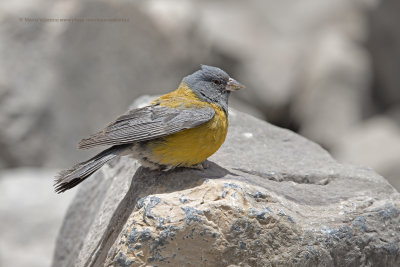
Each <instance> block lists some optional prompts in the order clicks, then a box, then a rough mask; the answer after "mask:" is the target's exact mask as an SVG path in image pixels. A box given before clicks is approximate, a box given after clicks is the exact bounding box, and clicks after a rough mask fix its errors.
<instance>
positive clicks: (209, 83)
mask: <svg viewBox="0 0 400 267" xmlns="http://www.w3.org/2000/svg"><path fill="white" fill-rule="evenodd" d="M242 88H244V85H242V84H241V83H239V82H238V81H236V80H235V79H233V78H231V77H230V76H229V75H228V74H227V73H226V72H225V71H223V70H222V69H220V68H218V67H213V66H208V65H201V68H200V69H199V70H197V71H195V72H194V73H192V74H190V75H188V76H186V77H184V78H183V79H182V81H181V83H180V84H179V86H178V88H177V89H176V90H175V91H172V92H170V93H167V94H165V95H162V96H160V97H158V98H157V99H155V100H154V101H153V102H151V103H150V104H149V105H148V106H145V107H142V108H136V109H131V110H128V112H127V113H125V114H124V115H121V116H119V117H117V119H115V120H114V121H113V122H111V123H110V124H108V125H107V126H106V127H105V128H104V129H103V130H101V131H99V132H97V133H95V134H93V135H90V136H89V137H87V138H84V139H82V140H81V141H80V142H79V144H78V148H79V149H89V148H93V147H97V146H109V148H107V149H105V150H104V151H102V152H100V153H99V154H97V155H95V156H94V157H92V158H90V159H89V160H87V161H84V162H81V163H78V164H76V165H74V166H73V167H72V168H70V169H67V170H63V171H61V172H59V173H58V175H57V176H56V178H55V184H54V187H55V191H56V192H57V193H62V192H65V191H66V190H68V189H71V188H73V187H75V186H76V185H78V184H79V183H81V182H82V181H84V180H85V179H86V178H88V177H89V176H91V175H92V174H93V173H94V172H96V171H97V170H98V169H100V168H101V167H102V166H103V165H104V164H105V163H107V162H109V161H110V160H112V159H114V158H116V157H119V156H131V157H133V158H135V159H137V160H138V161H139V162H140V163H141V165H142V166H143V167H144V168H148V169H151V170H161V171H170V170H173V169H175V168H178V167H186V168H197V169H204V168H205V167H206V164H204V162H205V160H206V159H207V158H208V157H210V156H211V155H212V154H214V153H215V152H216V151H217V150H218V149H219V148H220V147H221V145H222V144H223V143H224V141H225V138H226V135H227V131H228V98H229V96H230V93H231V92H232V91H236V90H239V89H242Z"/></svg>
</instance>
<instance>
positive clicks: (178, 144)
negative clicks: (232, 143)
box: [147, 83, 228, 167]
mask: <svg viewBox="0 0 400 267" xmlns="http://www.w3.org/2000/svg"><path fill="white" fill-rule="evenodd" d="M182 98H184V99H182ZM183 100H184V101H183ZM156 103H158V104H160V105H161V106H168V107H171V108H181V107H182V105H184V107H185V108H191V107H192V108H194V107H205V106H209V107H212V108H213V109H214V110H215V115H214V117H213V118H212V119H211V120H210V121H208V122H206V123H204V124H202V125H199V126H197V127H195V128H192V129H187V130H183V131H180V132H178V133H175V134H172V135H169V136H166V137H164V138H162V139H160V140H154V141H150V142H149V143H148V145H147V148H148V149H149V150H150V151H151V153H150V154H151V156H150V157H151V159H150V160H151V161H152V162H155V163H158V164H161V165H167V166H182V167H189V166H193V165H197V164H199V163H201V162H203V161H205V160H206V159H207V158H208V157H209V156H211V155H212V154H214V153H215V152H216V151H217V150H218V149H219V148H220V146H221V145H222V144H223V143H224V141H225V137H226V134H227V132H228V119H227V115H226V113H225V111H224V110H223V109H222V108H221V107H219V106H218V105H217V104H211V103H208V102H205V101H202V100H200V99H199V98H198V97H197V96H196V95H195V94H194V93H193V92H192V90H190V89H189V88H188V86H187V85H186V84H185V83H182V84H181V85H180V86H179V88H178V89H177V90H175V91H173V92H171V93H169V94H166V95H164V96H162V97H160V98H158V99H157V100H155V101H154V102H153V104H156Z"/></svg>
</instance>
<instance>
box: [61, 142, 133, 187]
mask: <svg viewBox="0 0 400 267" xmlns="http://www.w3.org/2000/svg"><path fill="white" fill-rule="evenodd" d="M128 146H129V145H119V146H112V147H110V148H108V149H106V150H104V151H102V152H100V153H99V154H97V155H96V156H94V157H93V158H91V159H89V160H87V161H84V162H81V163H78V164H76V165H75V166H73V167H72V168H71V169H68V170H64V171H61V172H59V174H58V175H57V176H56V179H55V184H54V187H55V191H56V192H57V193H62V192H64V191H66V190H68V189H71V188H72V187H74V186H76V185H77V184H79V183H81V182H82V181H83V180H85V179H86V178H87V177H89V176H90V175H91V174H93V173H94V172H95V171H97V170H98V169H100V168H101V167H102V166H103V165H104V164H105V163H107V162H108V161H110V160H112V159H113V158H115V157H117V156H118V155H119V154H121V152H122V151H124V150H125V149H126V148H127V147H128Z"/></svg>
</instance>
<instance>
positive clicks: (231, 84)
mask: <svg viewBox="0 0 400 267" xmlns="http://www.w3.org/2000/svg"><path fill="white" fill-rule="evenodd" d="M243 88H245V86H244V85H243V84H241V83H240V82H238V81H236V80H235V79H233V78H229V81H228V84H227V85H226V88H225V89H226V91H237V90H240V89H243Z"/></svg>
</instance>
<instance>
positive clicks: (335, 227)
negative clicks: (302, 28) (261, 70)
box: [53, 111, 400, 267]
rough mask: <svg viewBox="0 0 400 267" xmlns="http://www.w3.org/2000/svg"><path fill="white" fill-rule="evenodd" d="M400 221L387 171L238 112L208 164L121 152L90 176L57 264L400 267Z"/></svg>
mask: <svg viewBox="0 0 400 267" xmlns="http://www.w3.org/2000/svg"><path fill="white" fill-rule="evenodd" d="M399 223H400V194H399V193H398V192H397V191H396V190H395V189H394V188H393V187H392V186H391V185H389V184H388V182H387V181H386V180H385V179H384V178H382V177H381V176H379V175H378V174H376V173H375V172H373V171H372V170H370V169H366V168H357V167H352V166H345V165H341V164H339V163H337V162H336V161H335V160H333V159H332V158H331V156H330V155H329V154H328V153H327V152H326V151H324V150H323V149H322V148H321V147H320V146H318V145H316V144H314V143H312V142H310V141H308V140H307V139H305V138H303V137H301V136H298V135H296V134H294V133H292V132H291V131H288V130H284V129H281V128H278V127H275V126H273V125H270V124H268V123H266V122H263V121H260V120H258V119H255V118H254V117H251V116H249V115H246V114H243V113H239V112H237V111H231V112H230V129H229V133H228V137H227V140H226V142H225V144H224V145H223V146H222V148H221V149H220V150H219V151H218V152H217V153H216V154H215V155H213V156H212V157H211V158H210V159H209V167H208V168H207V169H206V170H204V171H200V170H191V169H178V170H175V171H171V172H158V171H148V170H147V169H144V168H142V167H140V165H139V164H138V163H137V162H136V161H135V160H133V159H130V158H120V159H118V160H116V161H114V162H112V163H111V164H109V165H107V166H104V167H103V168H102V169H101V170H100V171H99V172H97V173H96V174H95V175H94V176H93V177H91V178H90V179H88V180H87V181H85V182H84V183H83V184H82V185H81V188H80V189H79V191H78V194H77V196H76V198H75V200H74V202H73V203H72V205H71V206H70V208H69V211H68V213H67V215H66V218H65V221H64V225H63V227H62V229H61V232H60V234H59V237H58V241H57V248H56V253H55V256H54V261H53V266H57V267H67V266H103V265H104V266H144V265H146V266H271V265H274V266H276V265H285V266H289V265H291V266H396V265H399V264H400V257H399V256H400V250H399V243H400V227H399Z"/></svg>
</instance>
